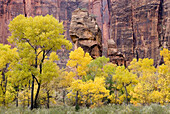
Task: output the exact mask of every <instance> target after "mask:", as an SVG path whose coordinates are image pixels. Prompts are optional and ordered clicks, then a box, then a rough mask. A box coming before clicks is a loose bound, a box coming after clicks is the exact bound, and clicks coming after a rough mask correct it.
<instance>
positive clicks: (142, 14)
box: [0, 0, 170, 64]
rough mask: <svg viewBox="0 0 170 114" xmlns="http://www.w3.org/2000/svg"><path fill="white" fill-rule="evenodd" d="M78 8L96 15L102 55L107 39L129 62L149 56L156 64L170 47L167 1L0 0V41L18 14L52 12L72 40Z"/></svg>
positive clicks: (2, 40)
mask: <svg viewBox="0 0 170 114" xmlns="http://www.w3.org/2000/svg"><path fill="white" fill-rule="evenodd" d="M78 7H80V8H86V9H87V10H88V12H89V13H90V14H94V15H96V21H97V23H98V26H99V28H100V29H101V31H102V39H103V40H102V44H103V55H105V56H106V55H107V49H106V48H107V40H108V39H113V40H114V41H115V43H116V45H117V48H118V51H119V52H121V53H122V54H123V55H124V57H125V59H126V61H127V63H128V64H129V63H130V61H131V60H132V59H133V58H134V57H136V58H145V57H148V58H152V59H155V64H157V63H158V61H159V60H160V56H159V51H160V49H161V48H162V47H166V48H169V49H170V0H0V43H5V44H6V43H8V42H7V40H6V39H7V37H8V36H9V35H10V33H9V31H8V24H9V22H10V20H12V19H13V18H14V17H15V16H17V15H19V14H24V15H25V16H36V15H46V14H52V15H53V16H54V17H55V18H57V19H58V20H60V21H63V24H64V27H65V30H66V32H65V36H66V37H67V38H68V39H70V40H71V38H70V36H69V28H70V22H71V16H72V12H73V11H74V10H75V9H77V8H78ZM61 56H62V54H61ZM64 61H65V60H64Z"/></svg>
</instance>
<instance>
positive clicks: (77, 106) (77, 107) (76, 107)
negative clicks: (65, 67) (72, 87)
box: [75, 91, 79, 111]
mask: <svg viewBox="0 0 170 114" xmlns="http://www.w3.org/2000/svg"><path fill="white" fill-rule="evenodd" d="M78 95H79V93H78V91H77V93H76V104H75V105H76V106H75V109H76V111H78V110H79V105H78Z"/></svg>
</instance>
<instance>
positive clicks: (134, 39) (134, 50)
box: [131, 2, 139, 61]
mask: <svg viewBox="0 0 170 114" xmlns="http://www.w3.org/2000/svg"><path fill="white" fill-rule="evenodd" d="M133 9H134V8H133V6H132V2H131V28H132V38H133V56H134V57H135V58H136V59H137V61H138V59H139V56H138V51H137V47H136V45H137V39H136V36H135V30H134V23H133V21H134V20H133V17H134V15H133V13H134V12H133Z"/></svg>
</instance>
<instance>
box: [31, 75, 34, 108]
mask: <svg viewBox="0 0 170 114" xmlns="http://www.w3.org/2000/svg"><path fill="white" fill-rule="evenodd" d="M33 108H34V76H33V75H32V87H31V110H32V109H33Z"/></svg>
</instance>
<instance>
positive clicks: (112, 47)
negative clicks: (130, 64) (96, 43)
mask: <svg viewBox="0 0 170 114" xmlns="http://www.w3.org/2000/svg"><path fill="white" fill-rule="evenodd" d="M107 44H108V49H107V55H108V57H109V59H110V62H111V63H113V64H116V65H118V66H121V65H124V66H126V61H125V58H124V56H123V54H122V53H121V52H118V50H117V45H116V43H115V42H114V40H113V39H109V40H108V43H107Z"/></svg>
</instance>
